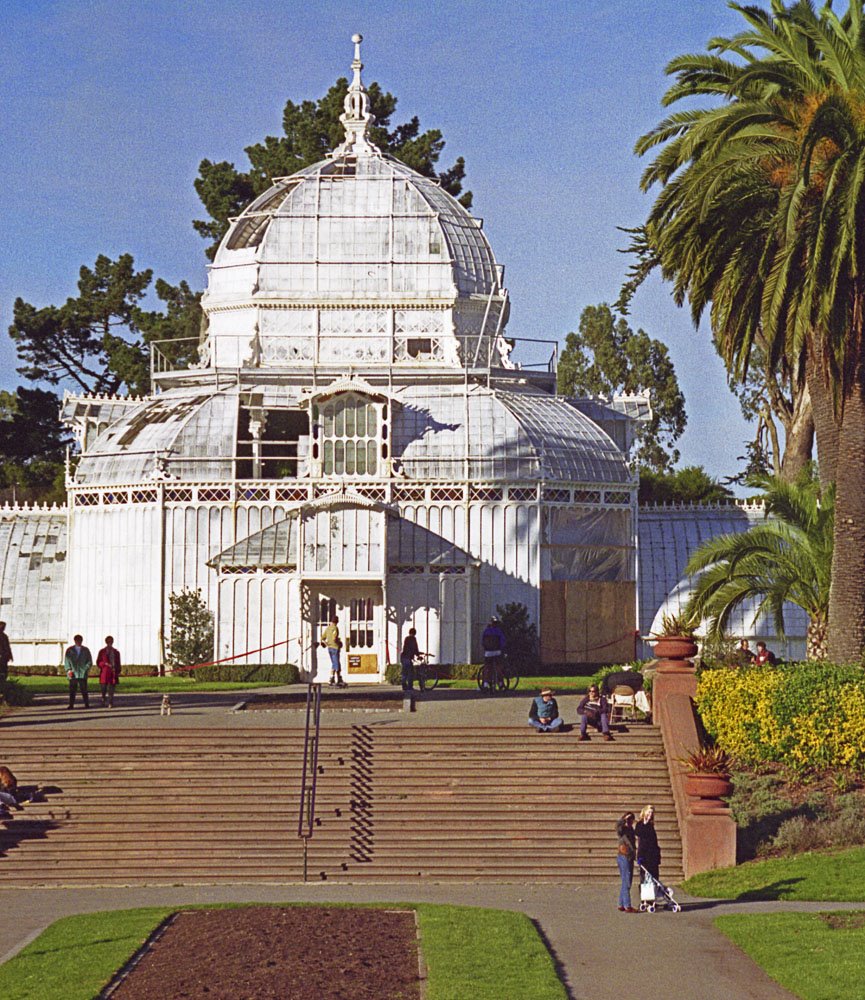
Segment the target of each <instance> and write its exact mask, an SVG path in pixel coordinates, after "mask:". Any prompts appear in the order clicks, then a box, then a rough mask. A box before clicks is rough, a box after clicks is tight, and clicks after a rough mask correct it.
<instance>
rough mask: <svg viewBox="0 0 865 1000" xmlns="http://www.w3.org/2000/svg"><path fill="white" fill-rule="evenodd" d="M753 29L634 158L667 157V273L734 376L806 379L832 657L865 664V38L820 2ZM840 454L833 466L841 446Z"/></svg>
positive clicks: (848, 17) (711, 64) (663, 200)
mask: <svg viewBox="0 0 865 1000" xmlns="http://www.w3.org/2000/svg"><path fill="white" fill-rule="evenodd" d="M731 7H732V8H733V9H734V10H736V11H738V13H739V14H740V15H741V16H742V17H743V18H744V20H745V21H746V22H747V25H748V26H747V28H746V29H745V30H744V31H742V32H741V33H740V34H738V35H735V36H733V37H732V38H722V39H715V40H713V41H712V42H711V43H710V46H709V48H710V53H711V54H709V55H691V56H682V57H680V58H679V59H676V60H674V61H673V62H672V63H671V64H670V66H669V67H668V72H669V73H672V74H675V75H676V76H677V77H678V79H677V82H676V83H675V84H674V86H673V87H672V88H671V89H670V91H669V92H668V93H667V95H666V97H665V102H666V103H667V104H672V103H675V102H677V101H679V100H681V99H683V98H688V97H695V96H696V97H701V98H706V97H714V98H720V99H721V100H722V102H723V103H721V104H720V105H719V106H712V107H701V108H697V109H689V110H686V111H679V112H676V113H675V114H673V115H670V116H669V117H668V118H666V119H665V120H664V121H662V122H661V123H660V124H659V125H658V126H657V127H656V128H655V129H654V130H652V132H650V133H648V134H647V135H646V136H644V137H643V138H642V139H641V140H640V141H639V143H638V145H637V151H638V152H640V153H645V152H648V151H649V150H650V149H655V148H657V147H661V148H660V151H659V152H658V153H657V155H656V158H655V160H654V162H653V163H652V164H651V165H650V167H649V168H648V170H647V171H646V173H645V174H644V177H643V186H644V187H646V188H648V187H650V186H651V185H653V184H655V183H659V184H661V185H662V188H661V191H660V192H659V194H658V196H657V199H656V201H655V204H654V206H653V208H652V211H651V214H650V216H649V220H648V223H647V229H648V232H649V233H650V234H651V240H652V243H653V246H654V247H655V249H656V252H657V254H658V258H659V260H660V266H661V270H662V273H663V274H664V276H665V277H667V278H668V279H670V280H672V281H673V283H674V295H675V296H676V299H677V301H678V302H680V303H682V302H684V300H685V299H688V301H689V302H690V305H691V310H692V313H693V314H694V318H695V319H699V317H700V315H701V314H702V312H703V311H704V310H705V309H706V308H707V307H708V306H709V305H710V315H711V321H712V329H713V335H714V337H715V338H716V342H717V344H718V346H719V349H720V350H721V352H722V355H723V356H724V358H725V360H726V361H727V364H728V367H729V368H730V370H731V372H733V373H734V374H741V373H742V372H745V371H747V366H748V363H749V360H750V357H751V352H752V349H753V348H754V346H755V345H757V344H758V345H759V346H760V347H761V349H762V350H763V351H764V353H765V355H766V357H767V358H768V359H769V361H770V363H771V364H773V365H784V364H786V365H788V366H790V369H791V371H793V372H794V373H795V374H796V376H797V377H803V378H806V379H807V384H808V388H809V391H810V396H811V400H812V404H813V406H814V415H815V423H816V430H817V443H818V454H819V457H820V463H821V479H823V481H824V482H826V481H828V480H830V479H834V480H835V482H836V507H837V517H836V518H835V545H834V552H835V559H834V563H833V567H832V584H831V589H830V600H829V639H828V645H829V654H830V656H831V657H832V658H833V659H835V660H837V661H838V662H850V661H854V660H858V659H860V658H861V656H862V653H863V650H865V29H863V9H862V8H863V5H862V2H861V0H854V2H852V3H851V4H850V6H849V8H848V11H847V13H846V14H844V15H843V16H842V17H839V16H838V15H836V14H835V13H834V12H833V11H832V10H831V9H830V8H829V7H828V6H827V7H824V8H823V9H822V10H820V11H819V13H818V12H816V11H815V9H814V7H813V6H812V4H811V3H810V2H808V0H797V2H795V3H792V4H791V5H790V6H789V7H788V6H786V5H785V4H784V3H783V2H782V0H771V5H770V9H769V10H768V11H766V10H760V9H758V8H755V7H752V6H748V7H745V6H740V5H739V4H731ZM835 440H837V451H836V453H835V454H833V452H835V448H834V446H833V441H835Z"/></svg>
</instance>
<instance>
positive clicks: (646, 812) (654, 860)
mask: <svg viewBox="0 0 865 1000" xmlns="http://www.w3.org/2000/svg"><path fill="white" fill-rule="evenodd" d="M634 832H635V833H636V835H637V861H638V862H639V864H641V865H642V866H643V867H644V868H645V869H646V871H647V872H648V873H649V874H650V875H651V876H652V878H654V879H658V880H660V875H659V874H658V872H659V871H660V868H661V848H660V846H659V845H658V834H657V833H656V832H655V807H654V806H644V807H643V809H642V810H641V811H640V818H639V820H637V825H636V827H635V828H634Z"/></svg>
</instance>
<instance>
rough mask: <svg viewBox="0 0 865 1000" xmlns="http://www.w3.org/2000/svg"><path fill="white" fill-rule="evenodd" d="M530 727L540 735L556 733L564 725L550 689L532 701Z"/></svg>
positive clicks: (546, 689)
mask: <svg viewBox="0 0 865 1000" xmlns="http://www.w3.org/2000/svg"><path fill="white" fill-rule="evenodd" d="M529 725H530V726H534V727H535V729H537V731H538V732H539V733H554V732H556V730H558V729H559V728H560V727H561V725H562V717H561V716H560V715H559V706H558V704H557V703H556V699H555V698H554V697H553V692H552V691H551V690H550V689H549V688H544V689H543V691H541V693H540V694H539V695H538V696H537V698H533V699H532V703H531V705H530V706H529Z"/></svg>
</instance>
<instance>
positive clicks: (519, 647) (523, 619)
mask: <svg viewBox="0 0 865 1000" xmlns="http://www.w3.org/2000/svg"><path fill="white" fill-rule="evenodd" d="M496 614H497V615H498V618H499V623H500V625H501V628H502V632H504V634H505V649H506V650H507V654H508V659H509V660H511V661H513V662H514V663H516V664H517V668H518V669H519V670H521V671H523V672H527V671H530V670H533V669H534V668H535V667H536V666H537V663H538V656H539V648H540V647H539V639H538V627H537V625H536V624H535V623H534V622H533V621H532V620H531V619H530V618H529V609H528V608H527V607H526V606H525V604H521V603H519V602H518V601H511V602H510V603H508V604H499V605H497V607H496Z"/></svg>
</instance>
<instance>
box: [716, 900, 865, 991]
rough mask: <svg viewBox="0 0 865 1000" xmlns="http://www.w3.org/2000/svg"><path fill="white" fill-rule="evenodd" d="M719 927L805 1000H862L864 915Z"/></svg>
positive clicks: (777, 916)
mask: <svg viewBox="0 0 865 1000" xmlns="http://www.w3.org/2000/svg"><path fill="white" fill-rule="evenodd" d="M715 926H716V927H718V928H719V930H721V931H723V933H724V934H726V935H727V937H729V938H730V940H731V941H733V942H734V943H735V944H737V945H738V946H739V947H740V948H741V949H742V950H743V951H744V952H745V953H746V954H747V955H749V956H750V957H751V958H752V959H753V960H754V961H755V962H757V964H758V965H760V966H762V967H763V969H765V970H766V972H767V973H768V974H769V975H770V976H771V977H772V978H773V979H774V980H775V981H776V982H778V983H780V984H781V986H783V987H784V988H785V989H787V990H789V991H790V992H791V993H792V994H793V995H794V996H797V997H801V998H802V1000H861V997H862V995H863V991H865V911H862V910H858V911H854V912H846V913H759V914H736V915H731V916H726V917H718V918H717V919H716V920H715Z"/></svg>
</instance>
